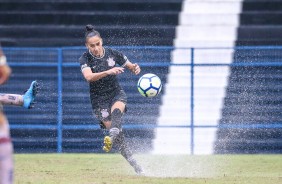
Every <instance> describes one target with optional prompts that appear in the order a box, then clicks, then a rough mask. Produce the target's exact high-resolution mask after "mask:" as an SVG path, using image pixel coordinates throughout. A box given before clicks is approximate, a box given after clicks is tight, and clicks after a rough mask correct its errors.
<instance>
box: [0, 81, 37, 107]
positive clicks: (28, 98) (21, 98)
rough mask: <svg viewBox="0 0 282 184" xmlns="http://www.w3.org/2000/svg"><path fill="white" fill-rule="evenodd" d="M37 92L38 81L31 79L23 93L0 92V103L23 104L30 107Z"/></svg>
mask: <svg viewBox="0 0 282 184" xmlns="http://www.w3.org/2000/svg"><path fill="white" fill-rule="evenodd" d="M37 92H38V83H37V82H36V81H33V82H32V83H31V85H30V87H29V88H28V90H27V91H26V92H25V93H24V95H18V94H0V103H1V104H3V105H15V106H23V107H25V108H27V109H30V108H32V105H33V103H34V99H35V97H36V94H37Z"/></svg>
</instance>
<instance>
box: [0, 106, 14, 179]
mask: <svg viewBox="0 0 282 184" xmlns="http://www.w3.org/2000/svg"><path fill="white" fill-rule="evenodd" d="M13 171H14V163H13V145H12V142H11V139H10V132H9V124H8V121H7V118H6V116H5V115H4V114H3V112H2V111H1V112H0V184H12V183H13Z"/></svg>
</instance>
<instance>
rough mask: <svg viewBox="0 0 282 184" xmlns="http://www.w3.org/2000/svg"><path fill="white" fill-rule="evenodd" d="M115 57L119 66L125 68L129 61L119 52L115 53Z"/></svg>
mask: <svg viewBox="0 0 282 184" xmlns="http://www.w3.org/2000/svg"><path fill="white" fill-rule="evenodd" d="M115 52H116V55H117V58H118V59H117V63H118V64H119V65H120V66H121V67H125V65H126V64H127V63H128V62H129V60H128V59H127V57H126V56H125V55H124V54H122V53H121V52H119V51H115Z"/></svg>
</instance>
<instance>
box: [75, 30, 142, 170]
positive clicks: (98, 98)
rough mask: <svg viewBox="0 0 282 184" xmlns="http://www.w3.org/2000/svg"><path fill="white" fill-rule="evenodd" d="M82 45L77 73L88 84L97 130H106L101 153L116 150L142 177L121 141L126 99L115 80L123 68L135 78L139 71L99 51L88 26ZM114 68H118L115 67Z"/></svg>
mask: <svg viewBox="0 0 282 184" xmlns="http://www.w3.org/2000/svg"><path fill="white" fill-rule="evenodd" d="M85 45H86V47H87V49H88V50H87V51H86V52H85V53H83V54H82V56H81V57H80V58H79V62H80V67H81V71H82V74H83V76H84V78H85V79H86V80H87V81H88V82H89V86H90V99H91V104H92V108H93V111H94V113H95V115H96V117H97V118H98V119H99V120H100V121H101V122H100V126H101V128H104V129H105V128H106V129H108V130H109V136H106V137H105V138H104V147H103V150H104V151H106V152H109V151H110V150H111V149H112V146H113V145H116V146H118V148H119V150H120V152H121V154H122V156H123V157H124V158H125V159H126V160H127V161H128V162H129V163H130V165H131V166H132V167H133V168H134V169H135V172H136V173H137V174H143V171H142V168H141V167H140V166H139V165H138V164H137V162H136V160H135V159H134V158H133V156H132V152H131V150H130V149H129V147H128V146H127V145H126V142H125V140H124V134H123V132H122V126H121V124H122V116H123V114H124V113H125V111H126V103H127V97H126V94H125V92H124V90H123V89H122V87H121V86H120V85H119V83H118V80H117V75H119V74H121V73H123V72H124V67H126V68H128V69H129V70H130V71H131V72H132V73H133V74H135V75H138V74H139V73H140V71H141V70H140V67H139V66H138V64H133V63H131V62H130V61H129V60H128V59H127V57H126V56H125V55H123V54H122V53H120V52H118V51H116V50H113V49H111V48H108V47H103V40H102V38H101V36H100V33H99V32H98V31H96V30H94V27H93V26H92V25H87V26H86V32H85ZM116 64H118V65H119V66H120V67H116Z"/></svg>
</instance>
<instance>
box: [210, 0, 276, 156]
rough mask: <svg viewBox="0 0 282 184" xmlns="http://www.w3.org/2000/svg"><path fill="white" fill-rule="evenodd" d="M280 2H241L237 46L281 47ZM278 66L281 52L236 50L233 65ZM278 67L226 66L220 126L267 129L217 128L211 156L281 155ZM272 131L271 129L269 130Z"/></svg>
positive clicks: (265, 0) (274, 50)
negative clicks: (227, 71) (247, 126)
mask: <svg viewBox="0 0 282 184" xmlns="http://www.w3.org/2000/svg"><path fill="white" fill-rule="evenodd" d="M281 12H282V2H281V1H274V0H273V1H272V0H271V1H268V0H256V1H255V0H246V1H244V2H243V12H242V14H241V25H240V27H239V29H238V39H237V46H242V45H244V46H262V45H268V46H275V45H281V26H282V22H281V18H280V17H281ZM239 62H242V63H246V64H252V63H255V62H263V63H269V62H281V49H277V48H276V49H251V48H249V49H247V50H242V49H237V50H235V52H234V59H233V63H239ZM281 70H282V68H281V67H278V66H276V67H275V66H271V67H269V66H268V67H264V66H259V67H258V66H256V67H254V66H252V67H231V74H230V77H229V82H228V87H227V91H226V98H225V101H224V107H223V110H222V118H221V120H220V123H219V124H220V125H223V126H224V125H226V124H229V125H236V126H244V125H251V126H254V127H255V126H256V125H257V124H259V125H262V126H267V125H269V126H270V128H244V129H242V128H237V129H226V128H224V129H219V130H218V132H217V141H216V144H215V153H282V143H281V140H282V130H281V128H280V129H279V128H276V129H275V128H274V127H275V125H277V124H279V122H280V123H281V122H282V114H281V111H282V106H281V103H282V96H281V89H282V86H281V79H282V73H281ZM271 126H272V128H271Z"/></svg>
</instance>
